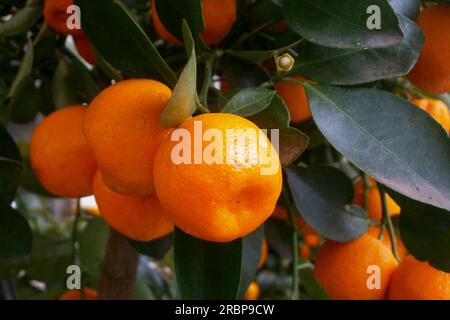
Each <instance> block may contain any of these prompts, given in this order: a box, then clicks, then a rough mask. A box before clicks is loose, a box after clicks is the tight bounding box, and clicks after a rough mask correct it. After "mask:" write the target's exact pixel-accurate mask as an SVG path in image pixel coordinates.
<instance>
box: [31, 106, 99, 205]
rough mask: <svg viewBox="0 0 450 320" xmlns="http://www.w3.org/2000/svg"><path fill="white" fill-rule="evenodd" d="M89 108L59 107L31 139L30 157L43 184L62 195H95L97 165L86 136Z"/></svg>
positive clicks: (45, 119) (35, 131)
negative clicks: (93, 193)
mask: <svg viewBox="0 0 450 320" xmlns="http://www.w3.org/2000/svg"><path fill="white" fill-rule="evenodd" d="M85 116H86V108H85V107H83V106H81V105H78V106H71V107H67V108H63V109H60V110H57V111H55V112H53V113H52V114H50V115H49V116H47V117H46V118H44V120H42V122H41V123H40V124H39V125H38V126H37V127H36V129H35V130H34V132H33V136H32V137H31V142H30V160H31V165H32V167H33V170H34V172H35V174H36V176H37V178H38V180H39V181H40V182H41V184H42V185H43V186H44V187H45V188H46V189H47V190H48V191H49V192H51V193H53V194H54V195H57V196H60V197H66V198H77V197H84V196H88V195H90V194H92V179H93V177H94V174H95V171H96V170H97V165H96V164H95V159H94V154H93V153H92V150H91V148H90V147H89V144H88V142H87V140H86V138H85V136H84V133H83V122H84V119H85Z"/></svg>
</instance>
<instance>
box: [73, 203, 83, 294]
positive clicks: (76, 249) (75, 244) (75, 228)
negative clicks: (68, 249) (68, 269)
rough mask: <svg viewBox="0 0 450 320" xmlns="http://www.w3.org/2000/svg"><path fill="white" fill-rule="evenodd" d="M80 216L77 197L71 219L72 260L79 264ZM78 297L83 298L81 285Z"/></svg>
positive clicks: (79, 204)
mask: <svg viewBox="0 0 450 320" xmlns="http://www.w3.org/2000/svg"><path fill="white" fill-rule="evenodd" d="M80 216H81V199H80V198H77V200H76V205H75V217H74V220H73V226H72V261H73V264H74V265H77V266H79V267H80V268H81V266H80V264H81V263H80V244H79V242H78V232H77V231H78V222H79V221H80ZM80 299H81V300H84V290H83V286H81V290H80Z"/></svg>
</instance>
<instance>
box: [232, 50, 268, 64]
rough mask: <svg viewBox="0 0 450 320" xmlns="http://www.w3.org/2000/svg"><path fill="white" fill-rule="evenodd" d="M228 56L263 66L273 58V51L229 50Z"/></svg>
mask: <svg viewBox="0 0 450 320" xmlns="http://www.w3.org/2000/svg"><path fill="white" fill-rule="evenodd" d="M226 53H227V54H229V55H230V56H233V57H236V58H239V59H243V60H247V61H250V62H253V63H256V64H261V63H263V62H264V61H266V60H268V59H270V58H271V57H273V54H274V53H273V51H271V50H266V51H263V50H227V51H226Z"/></svg>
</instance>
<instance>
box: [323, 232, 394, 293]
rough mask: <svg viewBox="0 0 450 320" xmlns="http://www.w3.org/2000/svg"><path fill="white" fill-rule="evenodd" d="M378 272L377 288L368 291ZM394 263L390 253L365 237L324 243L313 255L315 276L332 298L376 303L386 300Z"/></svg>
mask: <svg viewBox="0 0 450 320" xmlns="http://www.w3.org/2000/svg"><path fill="white" fill-rule="evenodd" d="M372 266H376V267H378V268H379V271H380V279H379V280H380V283H379V284H380V287H379V288H374V289H369V288H368V284H372V282H371V280H372V279H371V278H372V277H374V276H375V275H376V274H374V273H372V272H371V270H370V268H371V267H372ZM397 266H398V262H397V260H395V258H394V256H393V255H392V252H391V251H390V250H389V249H388V248H387V247H386V246H385V245H384V244H383V243H382V242H381V241H379V240H377V239H375V238H374V237H373V236H371V235H368V234H365V235H363V236H362V237H360V238H358V239H356V240H354V241H351V242H348V243H338V242H334V241H326V242H325V244H324V245H323V246H322V247H321V248H320V250H319V253H318V255H317V260H316V266H315V274H316V277H317V280H318V281H319V283H320V284H321V285H322V287H323V288H324V289H325V290H326V291H327V292H328V294H329V295H330V296H331V297H332V298H333V299H338V300H378V299H384V298H386V294H387V290H388V287H389V282H390V279H391V275H392V273H393V271H394V270H395V268H397Z"/></svg>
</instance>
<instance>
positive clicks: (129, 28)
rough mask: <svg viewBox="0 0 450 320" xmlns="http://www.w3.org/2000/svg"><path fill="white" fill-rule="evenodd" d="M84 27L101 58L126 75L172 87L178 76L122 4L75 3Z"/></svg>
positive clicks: (108, 0)
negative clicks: (78, 8)
mask: <svg viewBox="0 0 450 320" xmlns="http://www.w3.org/2000/svg"><path fill="white" fill-rule="evenodd" d="M75 4H76V5H78V6H80V8H81V12H82V13H83V14H82V15H81V23H82V25H83V30H84V31H85V32H86V33H87V35H88V37H89V39H90V41H91V42H92V44H93V46H94V47H95V49H96V50H97V51H98V52H99V53H100V55H101V56H102V57H103V58H105V60H106V61H108V62H109V63H110V64H111V65H112V66H114V67H115V68H117V69H118V70H120V71H121V72H122V73H123V74H124V75H126V76H129V77H134V78H141V77H145V78H148V77H149V78H154V79H157V80H160V81H162V82H164V83H166V84H168V85H169V86H170V87H173V86H174V85H175V83H176V76H175V74H174V72H173V71H172V70H171V69H170V68H169V66H168V65H167V63H166V62H165V61H164V60H163V58H162V57H161V56H160V55H159V53H158V51H157V50H156V48H155V47H154V46H153V44H152V42H151V41H150V40H149V39H148V37H147V36H146V34H145V33H144V31H143V30H142V29H141V27H140V26H139V25H138V24H137V23H136V22H135V21H133V19H132V18H131V16H130V15H129V13H128V12H127V11H126V9H125V7H124V6H123V5H122V4H121V3H120V2H119V1H111V0H96V1H92V0H75Z"/></svg>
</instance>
